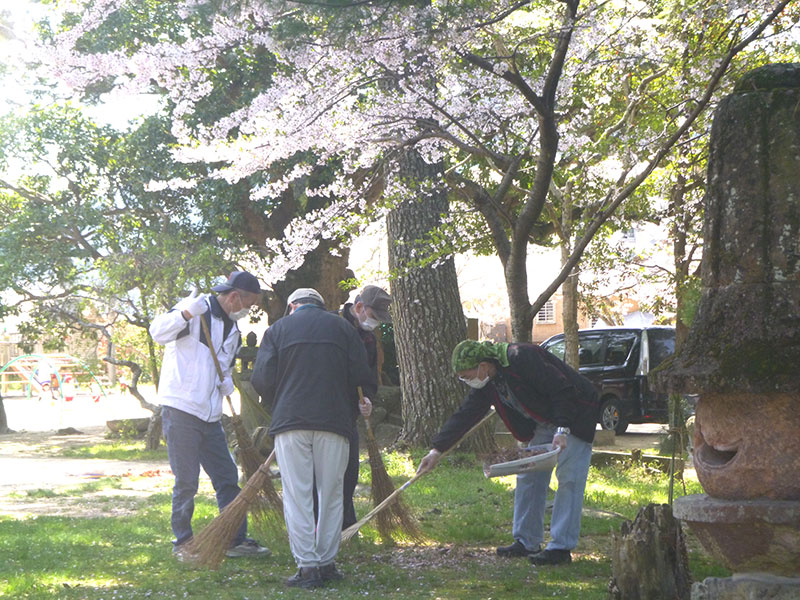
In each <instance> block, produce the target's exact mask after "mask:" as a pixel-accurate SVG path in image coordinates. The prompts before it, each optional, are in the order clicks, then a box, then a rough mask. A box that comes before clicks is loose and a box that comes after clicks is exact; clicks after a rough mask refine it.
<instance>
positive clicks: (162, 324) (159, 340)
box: [150, 306, 189, 344]
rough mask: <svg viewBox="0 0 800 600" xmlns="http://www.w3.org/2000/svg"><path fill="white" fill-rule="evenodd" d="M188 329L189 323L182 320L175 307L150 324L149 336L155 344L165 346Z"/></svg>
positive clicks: (179, 312) (179, 310)
mask: <svg viewBox="0 0 800 600" xmlns="http://www.w3.org/2000/svg"><path fill="white" fill-rule="evenodd" d="M188 329H189V321H187V320H186V319H184V318H183V313H182V312H181V309H180V308H178V307H177V306H176V307H175V308H173V309H172V310H171V311H169V312H166V313H164V314H163V315H158V316H157V317H156V318H155V319H153V322H152V323H150V336H151V337H152V338H153V341H154V342H155V343H156V344H167V343H169V342H172V341H174V340H175V339H177V337H178V334H180V333H181V332H182V331H184V330H188Z"/></svg>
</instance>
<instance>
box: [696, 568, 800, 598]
mask: <svg viewBox="0 0 800 600" xmlns="http://www.w3.org/2000/svg"><path fill="white" fill-rule="evenodd" d="M798 598H800V578H798V577H776V576H774V575H766V574H762V573H752V574H750V573H748V574H741V575H734V576H733V577H726V578H724V579H722V578H718V577H708V578H706V579H704V580H703V581H700V582H697V583H695V584H694V585H693V586H692V600H797V599H798Z"/></svg>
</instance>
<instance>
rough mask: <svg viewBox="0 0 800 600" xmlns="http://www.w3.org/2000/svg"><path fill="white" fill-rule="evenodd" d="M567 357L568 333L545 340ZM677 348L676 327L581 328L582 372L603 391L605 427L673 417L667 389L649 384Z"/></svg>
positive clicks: (620, 428)
mask: <svg viewBox="0 0 800 600" xmlns="http://www.w3.org/2000/svg"><path fill="white" fill-rule="evenodd" d="M542 347H543V348H545V349H546V350H548V351H549V352H552V353H553V354H555V355H556V356H557V357H559V358H561V359H563V358H564V334H563V333H560V334H558V335H554V336H553V337H551V338H548V339H546V340H545V341H544V342H542ZM673 352H675V328H674V327H607V328H603V329H581V330H580V331H578V357H579V359H580V368H579V371H580V373H581V375H583V376H585V377H586V378H587V379H589V380H591V382H592V383H594V385H595V387H596V388H597V391H598V392H599V393H600V416H599V421H600V425H601V426H602V427H603V429H613V430H614V431H616V432H617V433H623V432H624V431H625V430H626V429H627V428H628V424H629V423H667V422H668V410H667V394H660V393H656V392H654V391H652V390H650V388H649V387H648V385H647V373H648V372H649V371H650V369H654V368H655V367H657V366H658V365H659V364H661V362H662V361H663V360H664V359H665V358H667V357H668V356H669V355H671V354H672V353H673Z"/></svg>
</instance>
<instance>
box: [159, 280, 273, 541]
mask: <svg viewBox="0 0 800 600" xmlns="http://www.w3.org/2000/svg"><path fill="white" fill-rule="evenodd" d="M212 290H213V291H214V292H216V293H217V295H216V296H215V295H211V294H210V295H200V296H197V295H194V294H193V295H192V296H190V297H188V298H184V299H183V300H181V301H180V302H179V303H178V304H177V305H176V306H175V307H174V308H173V309H172V310H170V311H169V312H167V313H165V314H162V315H159V316H158V317H156V318H155V319H153V323H152V324H151V325H150V335H151V336H152V337H153V340H154V341H155V342H156V343H159V344H165V345H166V348H165V350H164V360H163V362H162V365H161V377H160V379H159V386H158V395H159V399H160V402H161V406H162V411H161V417H162V423H163V429H164V436H165V437H166V439H167V453H168V455H169V463H170V466H171V468H172V473H173V474H174V475H175V485H174V487H173V489H172V531H173V533H174V534H175V539H174V540H173V550H174V551H175V552H176V553H180V547H181V546H182V545H183V544H185V543H186V542H188V541H189V540H191V538H192V514H193V513H194V497H195V494H196V493H197V486H198V480H199V477H200V467H201V466H202V467H203V470H205V472H206V473H207V474H208V476H209V477H210V478H211V483H212V485H213V486H214V491H215V492H216V495H217V505H218V506H219V509H220V510H222V509H223V508H224V507H225V506H226V505H227V504H228V503H229V502H231V501H232V500H233V499H234V498H236V495H237V494H238V493H239V485H238V479H239V475H238V471H237V469H236V463H234V461H233V458H232V457H231V454H230V451H229V450H228V444H227V440H226V439H225V432H224V431H223V429H222V423H221V418H222V398H223V396H227V395H230V394H231V393H232V392H233V379H232V378H231V373H232V371H233V363H234V359H235V357H236V352H237V351H238V349H239V346H240V345H241V335H240V333H239V328H238V327H237V325H236V321H237V320H239V319H241V318H242V317H244V316H246V315H247V313H248V311H249V310H250V307H251V306H253V305H254V304H256V303H258V301H259V299H260V297H261V288H260V286H259V284H258V280H257V279H256V278H255V277H254V276H253V275H251V274H250V273H247V272H245V271H234V272H233V273H231V275H230V277H228V280H227V281H226V282H225V283H223V284H220V285H218V286H215V287H214V288H212ZM200 319H205V320H206V324H207V325H208V329H209V331H210V333H211V340H210V341H209V340H207V339H206V336H205V334H204V333H203V328H202V325H201V323H200ZM211 348H213V349H214V350H215V351H216V354H217V357H218V358H219V363H220V366H221V367H222V374H223V378H222V380H220V378H219V375H218V374H217V370H216V367H215V366H214V359H213V357H212V356H211V350H210V349H211ZM246 533H247V520H246V519H245V520H243V521H242V526H241V528H240V529H239V531H238V532H237V535H236V537H235V538H234V541H233V544H232V546H231V547H230V548H229V549H228V551H227V555H228V556H230V557H237V556H254V555H262V556H264V555H268V554H269V550H268V549H267V548H264V547H263V546H260V545H259V544H258V543H257V542H256V541H255V540H252V539H249V538H247V537H246Z"/></svg>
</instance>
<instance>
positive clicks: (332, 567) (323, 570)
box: [319, 563, 344, 581]
mask: <svg viewBox="0 0 800 600" xmlns="http://www.w3.org/2000/svg"><path fill="white" fill-rule="evenodd" d="M319 576H320V577H321V578H322V581H341V580H342V579H344V575H342V572H341V571H340V570H339V569H337V568H336V563H330V564H327V565H322V566H321V567H320V568H319Z"/></svg>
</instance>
